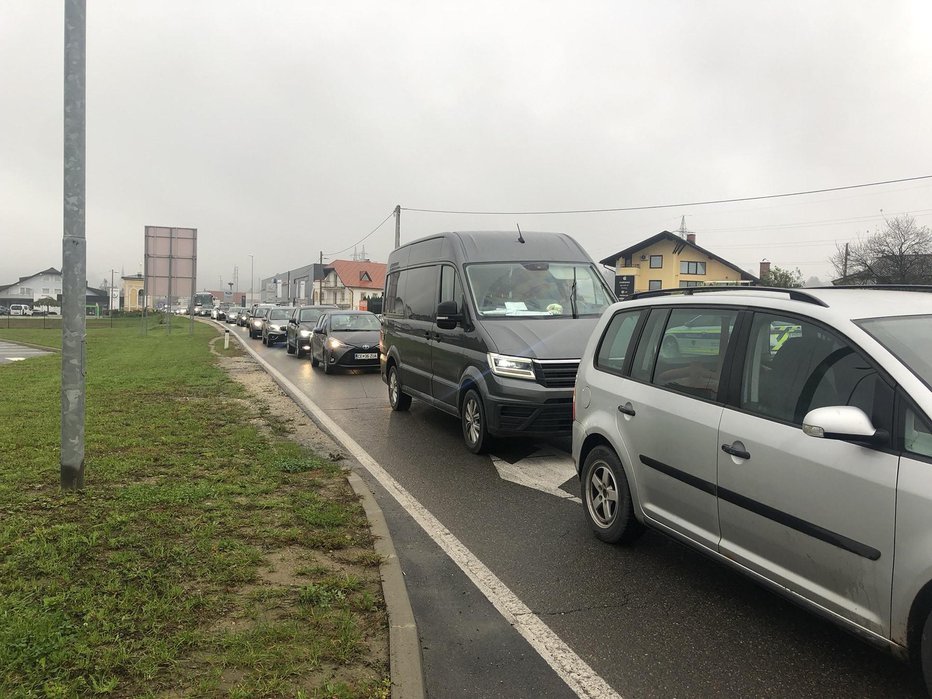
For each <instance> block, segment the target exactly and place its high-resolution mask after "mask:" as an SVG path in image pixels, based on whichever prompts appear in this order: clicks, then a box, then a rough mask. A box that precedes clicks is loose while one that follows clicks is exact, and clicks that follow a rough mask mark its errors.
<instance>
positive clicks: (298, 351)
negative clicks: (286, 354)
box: [294, 346, 307, 359]
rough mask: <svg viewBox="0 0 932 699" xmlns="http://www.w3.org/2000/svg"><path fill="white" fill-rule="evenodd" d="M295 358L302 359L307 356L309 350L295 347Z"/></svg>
mask: <svg viewBox="0 0 932 699" xmlns="http://www.w3.org/2000/svg"><path fill="white" fill-rule="evenodd" d="M294 356H296V357H297V358H298V359H302V358H303V357H305V356H307V350H303V349H301V348H300V347H298V346H295V348H294Z"/></svg>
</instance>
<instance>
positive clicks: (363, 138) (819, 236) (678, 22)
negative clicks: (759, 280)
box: [0, 0, 932, 290]
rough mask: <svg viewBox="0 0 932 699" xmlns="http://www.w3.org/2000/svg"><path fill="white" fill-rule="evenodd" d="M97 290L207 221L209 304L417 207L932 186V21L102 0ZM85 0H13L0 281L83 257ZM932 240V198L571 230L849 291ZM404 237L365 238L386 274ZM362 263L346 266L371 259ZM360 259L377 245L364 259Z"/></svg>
mask: <svg viewBox="0 0 932 699" xmlns="http://www.w3.org/2000/svg"><path fill="white" fill-rule="evenodd" d="M87 4H88V12H87V53H88V61H87V129H88V130H87V239H88V245H87V250H88V252H87V267H88V280H89V281H90V283H91V284H92V285H98V284H99V283H100V281H101V280H102V279H104V278H106V279H108V280H109V277H110V270H111V269H116V271H117V273H119V272H120V271H121V270H125V271H126V273H128V274H129V273H135V272H137V271H139V270H140V269H141V265H142V257H143V247H142V243H143V227H144V226H145V225H167V226H189V227H196V228H197V229H198V240H199V250H198V269H199V274H198V286H199V288H205V287H206V288H212V289H217V288H220V283H221V280H222V282H223V284H224V288H226V283H227V282H229V281H232V280H233V270H234V267H236V266H238V267H239V287H240V289H241V290H247V289H248V288H249V275H250V258H249V255H253V256H254V261H255V276H256V278H260V277H264V276H270V275H272V274H274V273H276V272H279V271H283V270H286V269H289V268H293V267H296V266H299V265H303V264H307V263H310V262H314V261H316V260H317V259H318V256H319V254H320V253H321V252H323V253H324V254H325V255H327V254H328V253H338V254H335V255H331V257H332V258H349V257H350V256H351V255H352V253H353V248H352V246H353V244H354V243H356V242H357V241H359V240H360V239H362V238H363V237H364V236H365V235H366V234H367V233H369V232H370V231H371V230H372V229H373V228H374V227H375V226H376V225H377V224H378V223H379V222H380V221H382V220H383V219H384V218H385V217H386V216H387V215H388V214H389V213H390V212H391V210H392V209H393V208H394V206H395V205H396V204H401V206H402V207H410V208H425V209H454V210H460V211H506V212H514V211H553V210H567V209H602V208H618V207H632V206H648V205H659V204H672V203H679V202H694V201H704V200H717V199H729V198H737V197H748V196H758V195H765V194H778V193H784V192H793V191H800V190H810V189H821V188H827V187H836V186H844V185H852V184H860V183H868V182H876V181H882V180H891V179H899V178H906V177H917V176H922V175H929V174H932V128H930V126H929V124H930V120H932V3H930V2H928V0H917V1H916V2H897V1H885V2H857V1H852V0H846V1H843V2H841V1H839V2H829V1H821V0H819V1H816V2H813V1H812V0H805V1H797V0H789V1H784V2H779V3H761V2H747V1H746V0H735V1H729V2H702V3H696V2H663V1H651V2H647V1H646V0H645V1H643V2H640V3H634V2H617V1H616V2H590V1H585V0H575V1H574V2H549V1H546V0H545V1H540V0H538V1H535V2H509V1H507V0H495V1H494V2H483V1H479V2H477V1H475V0H471V1H470V2H465V1H463V2H447V1H443V0H432V1H424V2H415V1H408V0H392V1H390V2H386V1H385V0H382V1H381V2H376V1H371V2H368V1H367V2H362V1H359V2H352V1H346V2H332V1H331V2H311V1H307V0H305V1H297V0H295V1H290V0H276V1H271V0H267V1H264V2H259V1H253V2H246V1H244V0H185V1H184V2H182V1H171V0H146V1H142V0H88V3H87ZM63 14H64V10H63V3H62V2H58V1H53V0H2V2H0V65H2V66H3V67H4V68H3V70H2V71H0V95H2V104H3V108H2V109H0V284H8V283H12V282H14V281H16V279H18V278H19V277H20V276H25V275H27V274H31V273H34V272H36V271H39V270H41V269H45V268H47V267H56V268H60V266H61V238H62V128H63V126H62V75H63V58H62V55H63V51H62V46H63V32H64V29H63ZM881 209H882V210H883V212H884V214H885V215H887V216H892V215H896V214H899V213H903V212H909V213H911V214H912V215H913V216H914V217H915V218H916V220H917V222H918V223H920V224H921V225H930V224H932V180H921V181H917V182H912V183H904V184H897V185H886V186H881V187H872V188H865V189H857V190H849V191H844V192H836V193H830V194H819V195H812V196H804V197H794V198H785V199H774V200H766V201H758V202H746V203H740V204H721V205H708V206H685V207H678V208H666V209H657V210H650V211H640V212H616V213H599V214H573V215H551V216H543V215H540V216H516V215H496V216H470V215H442V214H427V213H416V212H403V214H402V241H408V240H413V239H414V238H417V237H421V236H423V235H426V234H429V233H432V232H437V231H441V230H457V229H459V230H485V229H507V230H513V229H514V226H515V223H516V222H517V223H520V225H521V228H522V229H523V230H559V231H565V232H568V233H570V234H572V235H573V236H575V237H576V238H577V239H578V240H579V241H580V242H581V243H582V245H583V246H584V247H585V248H586V249H587V250H588V251H589V253H590V254H591V255H592V256H593V257H594V258H595V259H596V260H598V259H600V258H602V257H605V256H607V255H609V254H611V253H614V252H617V251H618V250H621V249H623V248H625V247H627V246H629V245H631V244H633V243H636V242H638V241H639V240H642V239H644V238H646V237H648V236H651V235H653V234H655V233H657V232H659V231H661V230H664V229H668V230H675V229H676V228H678V227H679V225H680V217H681V216H686V226H687V228H688V229H689V230H690V231H693V232H695V233H696V234H697V236H698V238H697V242H698V243H699V244H700V245H702V246H704V247H706V248H708V249H710V250H712V251H713V252H715V253H717V254H719V255H721V256H723V257H725V258H726V259H728V260H730V261H732V262H734V263H736V264H738V265H739V266H741V267H743V268H745V269H747V270H748V271H750V272H752V273H754V274H756V273H757V271H758V262H759V261H760V260H761V259H763V258H766V259H769V260H771V261H772V262H773V264H776V265H779V266H781V267H788V268H796V267H798V268H799V269H800V270H801V271H802V273H803V276H804V278H808V277H809V276H812V275H817V276H820V277H821V278H822V279H823V280H827V279H829V278H830V277H831V276H832V275H831V267H830V265H829V264H828V263H827V258H828V256H829V255H830V254H831V253H832V252H833V251H834V250H835V246H836V243H844V242H845V241H849V240H855V239H856V238H857V236H859V235H861V236H863V235H865V233H869V232H873V231H875V230H876V229H877V228H878V227H879V226H881V225H882V223H883V219H882V217H881ZM393 242H394V226H393V223H392V221H388V222H387V223H385V225H384V226H382V228H380V229H379V230H378V231H377V232H375V233H374V234H373V235H371V236H370V237H369V238H367V239H366V240H365V242H364V245H365V250H366V252H367V253H368V256H369V257H370V258H371V259H373V260H381V261H384V260H385V258H386V257H387V255H388V253H389V251H390V250H391V248H392V246H393ZM347 247H348V248H349V249H348V250H344V249H345V248H347ZM361 248H362V245H360V250H361Z"/></svg>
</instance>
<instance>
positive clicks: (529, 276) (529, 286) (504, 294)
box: [466, 262, 614, 318]
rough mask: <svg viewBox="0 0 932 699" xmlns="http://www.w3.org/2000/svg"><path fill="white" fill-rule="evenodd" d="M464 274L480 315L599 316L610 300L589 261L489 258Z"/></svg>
mask: <svg viewBox="0 0 932 699" xmlns="http://www.w3.org/2000/svg"><path fill="white" fill-rule="evenodd" d="M466 276H467V278H468V279H469V286H470V289H471V291H472V297H473V300H474V302H475V305H476V308H477V309H478V311H479V315H481V316H485V317H495V316H539V317H551V316H561V317H572V318H577V317H579V316H582V315H599V314H601V313H602V311H604V310H605V309H606V308H607V307H608V306H609V304H611V303H612V302H613V301H614V299H612V298H611V297H610V296H609V294H608V292H607V291H606V289H605V285H604V284H603V282H602V280H601V279H600V278H599V273H598V272H597V271H596V270H595V269H594V268H593V267H592V265H590V264H586V263H582V262H580V263H576V264H573V263H570V262H492V263H481V264H472V265H469V266H468V267H467V268H466Z"/></svg>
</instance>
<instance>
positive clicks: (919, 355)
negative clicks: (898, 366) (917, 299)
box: [855, 315, 932, 388]
mask: <svg viewBox="0 0 932 699" xmlns="http://www.w3.org/2000/svg"><path fill="white" fill-rule="evenodd" d="M855 323H857V324H858V325H860V326H861V327H862V328H863V329H864V330H865V332H867V333H868V334H869V335H870V336H871V337H873V338H874V339H875V340H877V342H879V343H880V344H881V345H883V346H884V347H886V348H887V349H888V350H890V352H891V353H892V354H893V355H895V356H896V358H897V359H899V360H900V361H901V362H903V364H905V365H906V367H907V368H908V369H909V370H910V371H912V372H913V373H914V374H915V375H916V376H918V377H919V378H920V379H922V381H923V383H925V385H926V386H928V387H929V388H932V355H930V354H929V346H930V343H932V315H921V316H920V315H916V316H891V317H888V318H865V319H863V320H856V321H855Z"/></svg>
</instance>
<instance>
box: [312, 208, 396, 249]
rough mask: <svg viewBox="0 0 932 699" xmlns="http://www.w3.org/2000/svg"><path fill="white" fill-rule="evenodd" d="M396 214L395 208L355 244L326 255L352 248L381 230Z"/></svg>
mask: <svg viewBox="0 0 932 699" xmlns="http://www.w3.org/2000/svg"><path fill="white" fill-rule="evenodd" d="M394 215H395V212H394V210H393V211H392V212H391V213H390V214H389V215H388V216H386V217H385V218H384V219H382V223H380V224H379V225H378V226H376V227H375V228H373V229H372V230H371V231H369V232H368V233H367V234H366V235H365V236H363V238H362V239H360V240H358V241H356V242H355V243H353V244H352V245H350V246H349V247H346V248H343V249H342V250H337V251H336V252H325V253H324V257H333V256H334V255H339V254H340V253H341V252H346V251H347V250H349V249H350V248H354V247H356V246H357V245H359V244H360V243H362V242H363V241H365V240H366V238H368V237H369V236H370V235H372V234H373V233H375V232H376V231H377V230H379V229H380V228H381V227H382V226H384V225H385V222H386V221H387V220H388V219H390V218H391V217H392V216H394Z"/></svg>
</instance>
